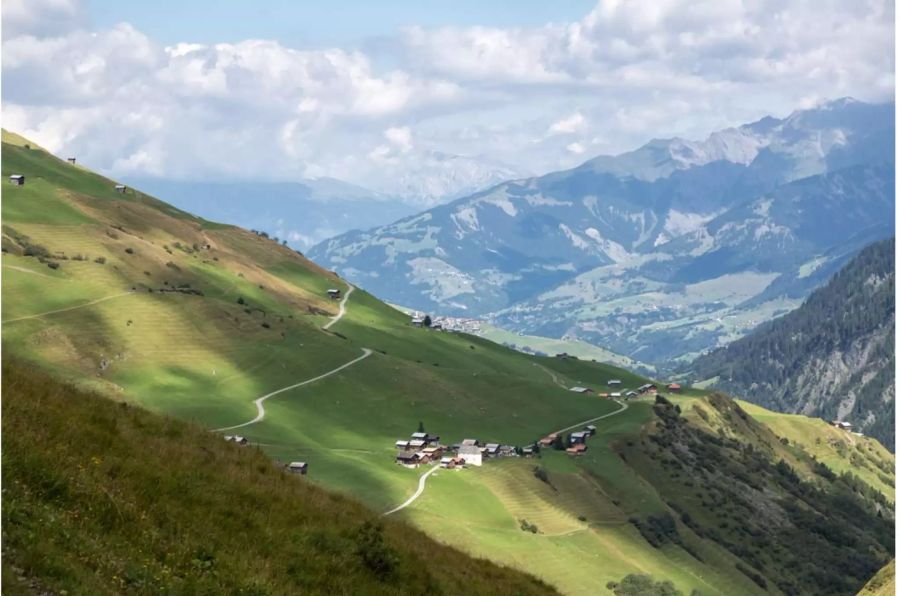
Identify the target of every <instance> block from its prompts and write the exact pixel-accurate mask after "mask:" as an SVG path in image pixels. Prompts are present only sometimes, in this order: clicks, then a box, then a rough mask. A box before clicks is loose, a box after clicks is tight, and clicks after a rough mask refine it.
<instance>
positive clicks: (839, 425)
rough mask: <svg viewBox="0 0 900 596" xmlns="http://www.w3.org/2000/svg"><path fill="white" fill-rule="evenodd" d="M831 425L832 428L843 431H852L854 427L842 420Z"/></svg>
mask: <svg viewBox="0 0 900 596" xmlns="http://www.w3.org/2000/svg"><path fill="white" fill-rule="evenodd" d="M831 424H832V426H834V427H836V428H840V429H841V430H850V429H851V428H853V425H852V424H850V423H849V422H842V421H840V420H835V421H833V422H832V423H831Z"/></svg>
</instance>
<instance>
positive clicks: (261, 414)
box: [213, 348, 372, 432]
mask: <svg viewBox="0 0 900 596" xmlns="http://www.w3.org/2000/svg"><path fill="white" fill-rule="evenodd" d="M362 351H363V355H362V356H360V357H358V358H354V359H353V360H351V361H350V362H345V363H344V364H342V365H340V366H339V367H337V368H334V369H331V370H329V371H328V372H327V373H323V374H321V375H319V376H318V377H313V378H311V379H306V380H305V381H300V382H299V383H294V384H293V385H288V386H287V387H282V388H281V389H276V390H275V391H273V392H272V393H267V394H265V395H263V396H262V397H258V398H256V399H255V400H253V403H254V404H256V418H254V419H253V420H248V421H247V422H243V423H241V424H235V425H234V426H224V427H222V428H217V429H215V430H213V432H219V431H223V430H233V429H235V428H243V427H245V426H250V425H251V424H256V423H257V422H260V421H261V420H263V419H264V418H265V417H266V408H265V407H264V406H263V402H265V401H266V400H267V399H269V398H270V397H274V396H276V395H278V394H279V393H284V392H285V391H290V390H291V389H296V388H297V387H303V386H304V385H309V384H310V383H315V382H316V381H321V380H322V379H324V378H325V377H330V376H331V375H333V374H335V373H338V372H340V371H342V370H344V369H345V368H347V367H348V366H353V365H354V364H356V363H357V362H359V361H361V360H365V359H366V358H368V357H369V356H371V355H372V350H370V349H369V348H363V349H362Z"/></svg>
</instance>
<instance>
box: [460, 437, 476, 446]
mask: <svg viewBox="0 0 900 596" xmlns="http://www.w3.org/2000/svg"><path fill="white" fill-rule="evenodd" d="M460 445H463V446H466V447H478V439H463V442H462V443H460Z"/></svg>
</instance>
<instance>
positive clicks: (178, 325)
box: [3, 144, 883, 593]
mask: <svg viewBox="0 0 900 596" xmlns="http://www.w3.org/2000/svg"><path fill="white" fill-rule="evenodd" d="M26 151H27V150H25V149H22V148H21V147H18V148H16V147H12V146H9V145H6V144H4V147H3V158H4V159H3V171H4V176H5V175H7V174H8V173H12V172H13V171H16V172H18V171H21V172H23V173H25V174H27V175H28V176H29V179H28V183H27V184H26V186H25V187H21V188H19V187H11V186H4V191H5V192H4V201H3V218H4V238H3V246H4V248H6V249H7V250H8V251H9V252H8V253H6V254H4V255H3V273H4V275H5V282H6V283H5V284H4V287H3V309H4V314H3V318H4V320H5V321H10V320H14V319H17V318H19V317H25V316H29V315H34V314H39V313H43V312H47V311H50V310H54V309H57V308H65V307H70V306H73V305H80V304H81V305H83V304H87V303H89V302H90V301H92V300H96V299H98V298H103V297H106V296H117V297H115V298H112V299H110V300H107V301H105V302H100V303H97V304H95V305H91V306H86V307H84V308H78V309H75V310H69V311H66V312H62V313H57V314H52V315H47V316H41V317H35V318H30V319H21V320H18V321H15V322H11V323H7V324H6V325H4V329H3V338H4V342H5V343H6V345H7V346H12V347H14V349H15V351H16V352H17V353H18V354H21V355H23V356H25V357H27V358H28V359H30V360H33V361H36V362H41V363H45V364H50V365H52V366H53V367H54V370H55V371H56V372H57V373H58V374H59V375H60V376H62V377H64V378H67V379H70V380H72V381H75V382H78V383H79V384H81V385H82V386H89V387H92V388H96V389H99V390H101V391H103V392H104V393H106V394H109V395H114V396H119V397H120V398H124V399H127V400H128V401H135V402H137V403H140V404H141V405H143V406H145V407H147V408H149V409H151V410H155V411H158V412H165V413H170V414H174V415H176V416H178V417H180V418H183V419H188V420H194V421H196V422H198V423H200V424H202V425H204V426H207V427H208V428H216V427H219V426H225V425H229V424H237V423H239V422H243V421H246V420H249V419H250V418H252V417H253V415H254V414H255V409H254V407H253V406H252V404H251V401H252V400H253V399H254V398H256V397H258V396H260V395H262V394H264V393H267V392H269V391H272V390H274V389H276V388H279V387H282V386H285V385H289V384H292V383H296V382H298V381H300V380H303V379H305V378H309V377H312V376H315V375H318V374H321V373H322V372H325V371H327V370H330V369H331V368H334V367H335V366H337V365H339V364H342V363H344V362H347V361H349V360H351V359H353V358H356V357H357V356H358V355H359V354H360V349H361V348H362V347H368V348H372V349H374V350H378V351H377V352H376V353H375V354H374V355H373V356H372V357H370V358H368V359H367V360H364V361H362V362H360V363H359V364H357V365H355V366H354V367H352V368H350V369H346V370H345V371H343V372H341V373H339V374H336V375H334V376H332V377H329V378H328V379H326V380H324V381H321V382H319V383H316V384H313V385H308V386H305V387H302V388H299V389H297V390H294V391H290V392H286V393H283V394H281V395H279V396H277V397H276V398H273V399H272V400H270V401H269V402H267V404H266V409H267V418H266V420H264V421H263V422H261V423H259V424H257V425H254V426H250V427H245V428H244V429H242V430H241V431H240V432H241V433H242V434H245V435H247V436H248V437H250V438H251V440H252V441H254V442H256V443H258V444H260V445H261V446H262V448H263V449H264V450H265V451H266V452H267V453H268V454H269V455H271V456H273V457H275V458H277V459H280V460H296V459H303V460H306V461H309V462H310V466H311V472H310V476H309V478H308V480H309V481H310V482H314V483H318V484H321V485H322V486H326V487H329V488H335V489H338V490H340V491H342V492H345V493H348V494H351V495H354V496H357V497H359V498H361V499H363V500H364V501H365V502H366V503H368V504H369V505H371V506H373V507H375V508H376V509H386V508H388V507H389V506H392V505H396V504H397V503H399V502H401V501H402V500H404V499H405V498H406V497H407V496H408V495H409V494H410V493H411V492H412V490H413V488H414V487H415V484H416V479H417V477H418V475H419V473H420V472H419V471H415V470H407V469H404V468H400V467H398V466H396V465H394V464H393V463H392V454H393V449H392V445H393V441H394V439H396V438H398V437H402V436H406V435H407V434H408V433H409V432H411V431H412V430H414V429H415V427H416V425H417V424H418V422H419V421H423V422H425V424H426V427H427V429H428V430H429V431H431V432H436V433H438V434H440V435H441V436H442V437H443V438H444V439H445V440H446V441H448V442H454V441H457V440H460V439H462V438H464V437H467V436H476V437H479V438H481V439H482V440H494V441H499V442H511V443H517V444H523V443H525V442H528V441H531V440H534V439H536V438H538V437H539V436H541V435H543V434H545V433H547V432H549V431H552V430H555V429H558V428H561V427H564V426H568V425H570V424H573V423H576V422H578V421H580V420H584V419H587V418H591V417H595V416H599V415H602V414H604V413H608V412H610V411H612V410H613V409H615V408H616V407H617V406H616V405H615V404H612V403H609V402H607V401H604V400H601V399H599V398H597V397H595V396H584V395H576V394H573V393H571V392H568V391H566V390H565V389H564V388H563V387H561V386H560V384H562V385H565V386H570V385H574V384H587V385H590V386H592V387H595V388H596V389H598V390H606V389H608V388H606V387H605V383H606V381H607V380H608V379H610V378H621V379H623V381H624V382H625V386H626V387H635V386H637V385H639V384H641V383H642V382H644V379H642V378H640V377H637V376H635V375H631V374H629V373H626V372H624V371H621V370H619V369H616V368H613V367H610V366H607V365H602V364H595V363H589V362H583V361H579V360H572V359H570V360H562V359H556V358H535V357H531V356H528V355H525V354H520V353H516V352H512V351H510V350H507V349H505V348H503V347H501V346H498V345H496V344H493V343H491V342H489V341H486V340H484V339H480V338H475V337H471V336H466V335H462V334H441V333H435V332H430V331H428V330H423V329H413V328H411V327H409V326H408V325H407V324H406V322H407V319H406V317H405V316H404V315H403V314H402V313H399V312H398V311H396V310H394V309H392V308H390V307H388V306H386V305H384V304H383V303H381V302H379V301H378V300H376V299H374V298H373V297H371V296H369V295H368V294H366V293H365V292H363V291H356V292H354V293H353V295H352V296H351V298H350V300H349V304H348V314H347V316H346V317H345V318H344V319H343V320H342V321H340V322H339V323H338V324H336V325H334V326H333V327H332V329H331V331H332V332H333V333H326V332H323V331H321V330H320V328H319V327H320V325H321V324H322V323H323V322H325V321H326V320H327V319H326V315H327V314H329V313H334V312H335V310H336V306H335V305H334V303H332V302H329V301H328V300H327V299H325V298H324V297H323V293H324V289H325V288H327V287H332V286H335V285H337V284H339V283H341V282H340V281H339V280H338V279H336V278H335V277H334V276H333V275H332V274H330V273H328V272H325V271H323V270H321V269H320V268H318V267H316V266H315V265H313V264H311V263H309V262H308V261H306V260H305V259H303V258H301V257H299V256H298V255H297V254H295V253H294V252H293V251H290V250H288V249H286V248H284V247H280V246H278V245H276V244H275V243H274V242H271V241H268V240H265V239H262V238H259V237H257V236H255V235H253V234H250V233H249V232H246V231H244V230H240V229H238V228H233V227H228V226H216V225H214V224H210V223H209V222H205V221H203V220H200V219H197V218H193V217H191V216H189V215H187V214H183V213H181V212H178V211H177V210H172V209H171V208H169V207H168V206H165V204H162V203H159V202H157V201H155V200H154V199H150V198H147V197H144V196H142V195H140V194H139V193H136V194H135V195H126V196H124V197H123V196H121V195H117V194H115V193H111V192H109V189H111V188H112V182H110V181H107V180H105V179H102V178H100V177H97V176H95V175H93V174H89V173H86V172H85V171H84V170H82V169H81V168H80V167H75V166H70V165H69V164H66V163H65V162H60V161H59V160H55V158H52V157H51V156H49V155H46V154H44V153H42V152H39V151H35V150H31V151H30V152H27V153H24V152H26ZM29 168H33V169H29ZM41 176H44V178H43V179H42V178H40V177H41ZM39 185H43V186H39ZM35 186H37V187H38V190H40V192H32V191H30V190H28V189H31V188H34V187H35ZM22 191H27V192H28V193H30V194H26V193H25V192H22ZM48 213H52V214H54V215H53V216H52V217H48V216H47V214H48ZM23 235H25V236H28V237H29V238H30V240H29V241H30V242H35V243H39V244H42V245H45V246H46V248H47V249H48V250H50V252H55V251H64V252H65V253H66V255H68V256H70V257H71V256H73V255H74V254H76V253H81V254H85V255H87V256H88V257H89V259H88V260H86V261H73V260H65V261H59V262H60V263H61V266H60V268H59V269H57V270H51V269H49V268H48V267H46V266H45V265H42V264H41V263H39V262H37V260H36V259H34V258H33V257H23V256H21V252H22V240H21V237H22V236H23ZM15 238H19V241H18V242H17V241H16V240H15ZM176 242H177V243H179V244H180V245H181V248H178V247H177V245H176ZM194 244H196V245H198V250H194V248H193V245H194ZM207 244H208V245H210V248H209V249H205V248H203V247H204V246H206V245H207ZM126 248H131V249H132V250H133V253H131V254H129V253H127V252H125V249H126ZM98 256H102V257H104V258H106V264H105V265H101V264H98V263H95V262H93V259H94V258H95V257H98ZM169 263H171V265H169ZM181 284H190V285H191V287H192V288H194V289H199V290H201V291H202V292H203V294H204V295H203V296H202V297H201V296H194V295H185V294H178V293H160V292H158V291H156V292H153V293H151V292H149V291H147V290H148V288H154V289H159V288H167V287H171V286H173V285H181ZM131 288H135V289H136V291H135V292H134V293H130V294H126V295H123V296H118V295H119V294H122V293H123V292H126V291H128V290H130V289H131ZM238 297H242V298H243V299H244V302H245V303H246V304H245V305H239V304H237V303H236V301H237V299H238ZM246 309H249V310H250V312H249V313H248V312H246ZM263 311H264V313H263ZM264 323H265V324H266V325H268V328H267V327H264V326H263V324H264ZM104 365H105V366H104ZM705 399H706V398H705V397H704V394H703V393H702V392H687V394H686V395H684V396H682V397H679V398H678V400H679V401H680V403H681V404H682V407H683V408H684V409H685V411H686V412H687V411H689V410H690V407H691V406H692V405H693V404H696V403H705V402H704V400H705ZM708 409H709V408H708ZM773 416H775V418H773V420H774V419H778V417H777V415H773ZM651 419H652V412H651V408H650V405H649V404H647V403H636V404H634V405H633V406H632V407H631V408H629V410H627V411H626V412H625V413H623V414H621V415H618V416H615V417H612V418H609V419H606V420H603V421H601V422H600V423H598V426H599V427H600V435H599V436H598V437H596V438H594V439H592V441H591V448H590V450H589V451H588V454H587V455H586V456H584V457H583V458H580V460H579V461H578V462H577V463H574V462H572V461H570V460H568V459H567V458H565V457H563V456H561V455H560V454H555V453H551V454H545V456H544V457H543V458H542V459H541V460H540V461H539V462H532V461H524V460H522V461H510V462H503V463H502V464H501V465H499V466H494V465H491V466H486V467H485V468H482V469H479V470H466V471H464V472H461V473H446V472H438V473H437V474H435V475H433V476H432V477H431V478H430V479H429V484H428V489H427V490H426V492H425V494H424V496H423V497H422V498H421V499H420V500H419V501H417V502H416V503H415V505H414V506H413V507H410V508H408V509H407V510H405V511H404V512H403V513H401V514H398V515H400V516H405V517H407V518H408V519H410V520H411V521H413V522H414V523H415V524H417V525H419V526H420V527H422V528H424V529H426V530H427V531H429V532H430V533H432V534H433V535H436V536H439V537H440V538H441V540H444V541H446V542H449V543H451V544H454V545H457V546H459V547H461V548H463V549H465V550H468V551H471V552H475V553H478V554H481V555H484V556H487V557H491V558H493V559H495V560H500V561H503V562H506V563H510V564H513V565H517V566H520V567H522V568H526V569H529V570H531V571H532V572H533V573H536V574H537V575H539V576H541V577H543V578H546V579H547V580H548V581H549V582H552V583H553V584H554V585H557V586H559V587H561V588H563V589H565V590H566V591H577V590H582V591H583V590H585V589H587V590H591V589H596V587H597V586H600V585H603V584H605V582H606V581H609V580H619V579H621V577H622V576H623V575H625V573H626V572H631V571H640V572H649V573H652V574H654V575H658V576H660V577H668V578H671V579H673V581H675V583H676V584H677V585H678V586H679V587H680V588H682V589H683V590H685V591H687V592H690V590H691V589H693V588H699V589H700V590H701V591H702V592H709V593H721V592H729V593H752V592H753V591H754V590H756V587H755V584H753V583H751V582H750V581H749V580H748V579H747V578H746V576H745V575H743V574H741V573H739V572H737V571H735V568H734V564H735V558H734V556H733V555H732V554H730V553H728V552H726V551H725V550H724V549H722V548H721V547H720V546H718V545H716V544H714V543H711V542H709V541H705V540H702V539H700V538H698V537H694V536H690V535H688V539H687V540H688V541H689V542H691V543H692V544H693V547H694V548H695V549H696V550H700V551H702V552H703V553H704V556H703V561H702V562H701V561H699V560H698V559H696V558H694V557H692V556H690V555H688V554H687V553H686V552H685V551H684V550H683V549H681V548H679V547H676V546H673V545H667V546H664V547H662V548H660V549H654V548H651V547H650V546H649V545H648V544H647V543H646V542H645V541H644V540H643V538H642V537H641V536H640V534H639V533H638V532H637V531H636V530H635V529H634V526H633V525H632V524H630V523H629V522H628V517H629V516H633V515H647V514H650V513H654V512H659V511H663V510H665V509H666V505H665V500H666V499H665V498H664V497H666V498H667V495H664V494H663V493H664V492H666V491H671V490H673V489H672V487H670V486H668V485H666V484H664V483H662V484H661V480H660V475H659V474H658V473H657V470H655V469H654V468H653V467H652V466H651V465H649V464H648V465H647V466H645V467H644V468H639V467H636V466H635V465H634V464H632V463H631V462H628V463H626V462H625V461H623V459H622V456H621V451H622V449H623V445H625V444H626V443H627V442H629V441H633V440H634V438H635V437H638V436H640V435H641V433H642V428H644V427H645V425H646V423H647V422H648V421H649V420H651ZM692 420H694V422H695V423H697V424H700V425H704V424H707V423H706V422H703V421H701V420H700V419H698V418H697V417H694V418H692ZM708 426H709V430H710V431H712V432H717V431H718V429H719V428H722V426H723V425H721V424H717V423H716V420H713V423H712V424H708ZM778 434H779V435H783V433H778ZM757 440H758V441H760V442H761V443H766V442H772V441H774V442H775V443H776V445H775V450H776V451H777V454H778V455H779V456H781V457H783V458H786V459H787V460H788V461H790V462H791V463H793V464H796V465H797V466H798V469H799V470H800V471H801V472H802V473H806V474H807V475H808V476H810V475H811V472H810V471H809V470H808V469H804V465H806V464H804V463H803V462H802V461H801V460H802V458H799V457H798V456H795V455H794V454H793V453H792V451H791V450H790V449H788V448H787V447H784V446H782V445H781V444H780V443H777V440H775V439H774V435H772V436H770V437H764V438H758V439H757ZM792 440H795V441H797V442H798V443H799V442H801V441H802V437H798V438H797V439H792ZM813 445H814V443H811V444H810V445H808V446H807V447H808V448H810V449H811V448H812V446H813ZM826 463H828V462H827V461H826ZM535 464H539V465H541V466H544V467H546V468H547V469H548V470H549V474H550V477H551V481H552V483H553V485H554V489H553V490H552V491H550V492H548V490H547V487H546V486H545V485H543V483H541V482H540V481H539V480H537V479H536V478H535V477H534V476H533V474H532V473H531V469H532V467H533V465H535ZM829 465H830V464H829ZM835 465H836V464H835ZM851 465H852V463H851ZM807 467H808V466H807ZM838 471H840V470H838ZM866 479H867V480H872V478H871V477H870V476H869V477H867V478H866ZM882 488H883V487H882ZM461 504H462V506H461ZM520 516H526V517H527V519H529V520H530V521H532V522H533V523H536V524H537V525H538V526H539V527H540V528H541V532H542V533H540V534H537V535H532V534H526V533H524V532H522V531H521V530H520V529H519V528H518V520H519V519H520ZM579 516H583V517H584V518H585V519H584V520H580V519H579ZM550 545H552V547H551V546H550Z"/></svg>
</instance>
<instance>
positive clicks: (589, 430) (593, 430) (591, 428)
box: [584, 424, 597, 436]
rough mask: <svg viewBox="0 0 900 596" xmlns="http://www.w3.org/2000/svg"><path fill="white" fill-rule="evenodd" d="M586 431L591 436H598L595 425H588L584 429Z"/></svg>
mask: <svg viewBox="0 0 900 596" xmlns="http://www.w3.org/2000/svg"><path fill="white" fill-rule="evenodd" d="M584 430H585V432H587V433H588V434H589V435H591V436H594V435H596V434H597V427H596V426H595V425H593V424H588V425H587V426H585V427H584Z"/></svg>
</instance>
